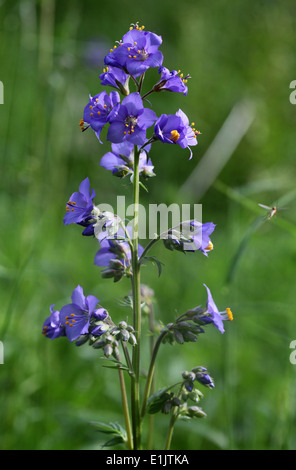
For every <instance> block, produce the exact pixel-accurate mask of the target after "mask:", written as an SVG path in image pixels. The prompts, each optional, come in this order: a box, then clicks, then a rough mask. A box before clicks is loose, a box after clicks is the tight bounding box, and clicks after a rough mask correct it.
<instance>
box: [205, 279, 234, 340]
mask: <svg viewBox="0 0 296 470" xmlns="http://www.w3.org/2000/svg"><path fill="white" fill-rule="evenodd" d="M204 286H205V288H206V289H207V293H208V300H207V308H206V311H205V314H204V315H201V316H200V320H202V321H203V322H204V323H205V324H207V323H213V325H214V326H215V327H216V328H217V329H218V330H219V331H220V333H224V331H225V330H224V325H223V321H225V320H230V321H231V320H233V315H232V312H231V310H230V308H227V309H226V310H225V311H223V312H219V310H218V308H217V306H216V304H215V302H214V300H213V297H212V294H211V291H210V289H209V288H208V287H207V286H206V284H204ZM225 314H226V316H225Z"/></svg>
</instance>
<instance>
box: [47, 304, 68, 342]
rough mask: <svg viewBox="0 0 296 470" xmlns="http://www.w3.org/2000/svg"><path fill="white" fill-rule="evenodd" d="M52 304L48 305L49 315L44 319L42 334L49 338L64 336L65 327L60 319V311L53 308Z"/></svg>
mask: <svg viewBox="0 0 296 470" xmlns="http://www.w3.org/2000/svg"><path fill="white" fill-rule="evenodd" d="M53 307H54V304H53V305H51V306H50V312H51V315H50V316H49V317H48V318H47V319H46V320H45V322H44V324H43V328H42V334H43V335H44V336H46V337H47V338H50V339H55V338H59V337H60V336H65V334H66V333H65V327H64V326H63V325H62V324H61V321H60V312H59V311H58V310H54V308H53Z"/></svg>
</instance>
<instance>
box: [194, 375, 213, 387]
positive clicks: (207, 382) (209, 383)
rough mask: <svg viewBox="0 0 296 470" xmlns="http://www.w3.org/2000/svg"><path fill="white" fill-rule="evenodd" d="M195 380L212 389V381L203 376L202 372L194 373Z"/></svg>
mask: <svg viewBox="0 0 296 470" xmlns="http://www.w3.org/2000/svg"><path fill="white" fill-rule="evenodd" d="M195 377H196V380H197V381H198V382H199V383H201V384H202V385H204V386H205V387H209V388H214V387H215V385H214V382H213V379H212V378H211V377H210V376H209V374H205V373H204V372H197V373H196V376H195Z"/></svg>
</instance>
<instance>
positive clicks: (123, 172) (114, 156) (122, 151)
mask: <svg viewBox="0 0 296 470" xmlns="http://www.w3.org/2000/svg"><path fill="white" fill-rule="evenodd" d="M111 147H112V152H108V153H106V154H105V155H103V157H102V159H101V161H100V165H101V166H102V167H103V168H105V169H106V170H110V171H112V174H113V175H114V176H118V177H119V178H124V177H125V176H127V175H130V176H133V174H134V146H133V144H132V143H130V142H128V141H125V142H122V143H120V144H112V145H111ZM147 147H148V146H147ZM147 147H146V151H147V152H148V149H147ZM146 151H144V150H141V151H140V156H139V174H140V175H143V176H144V177H146V178H148V177H151V176H155V174H154V172H153V168H154V166H153V165H152V162H151V159H150V158H148V156H147V152H146Z"/></svg>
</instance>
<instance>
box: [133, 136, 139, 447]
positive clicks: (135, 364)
mask: <svg viewBox="0 0 296 470" xmlns="http://www.w3.org/2000/svg"><path fill="white" fill-rule="evenodd" d="M139 155H140V152H139V150H138V147H137V146H136V145H134V181H133V183H134V186H133V189H134V191H133V202H134V219H133V250H132V268H133V277H132V292H133V327H134V330H135V335H136V339H137V344H136V345H135V346H134V347H133V358H132V363H133V371H134V376H133V377H132V391H131V392H132V393H131V400H132V419H133V438H134V450H139V449H140V448H141V420H140V386H139V378H140V343H141V291H140V286H141V284H140V265H139V259H138V239H139V235H138V230H139V193H140V184H139V183H140V178H139Z"/></svg>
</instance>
